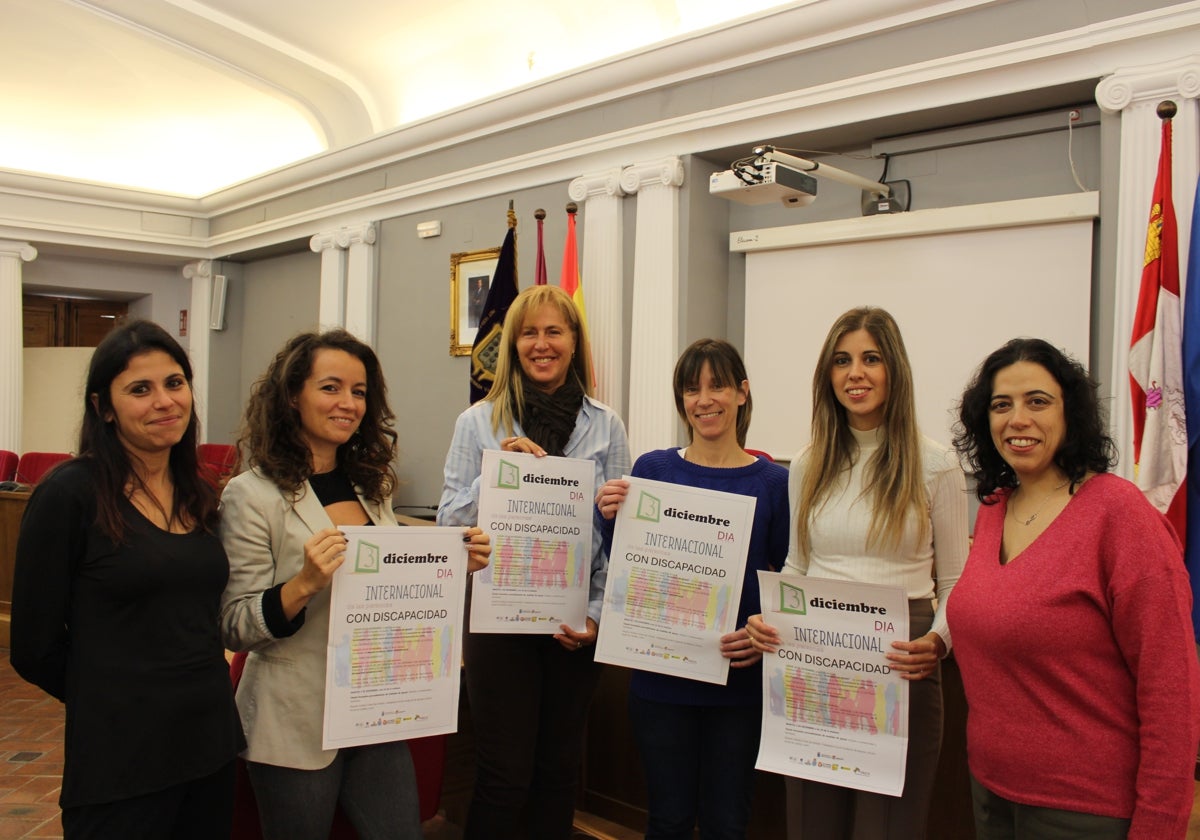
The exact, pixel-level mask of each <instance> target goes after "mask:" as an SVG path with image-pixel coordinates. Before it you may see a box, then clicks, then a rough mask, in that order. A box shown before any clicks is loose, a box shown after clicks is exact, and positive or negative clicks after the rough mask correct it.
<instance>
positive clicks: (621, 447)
mask: <svg viewBox="0 0 1200 840" xmlns="http://www.w3.org/2000/svg"><path fill="white" fill-rule="evenodd" d="M591 369H592V363H591V348H590V347H589V345H588V340H587V332H586V329H585V328H584V325H583V322H582V319H581V318H580V317H579V310H578V309H577V308H576V307H575V303H574V301H572V300H571V298H570V296H568V295H567V294H566V292H564V291H563V290H562V289H559V288H558V287H556V286H532V287H530V288H528V289H525V291H523V292H521V294H519V295H518V296H517V298H516V300H514V301H513V304H512V306H511V307H510V308H509V310H508V316H507V317H506V318H505V319H504V332H503V335H502V337H501V352H500V358H499V359H498V360H497V364H496V380H495V384H494V385H493V386H492V390H491V391H490V392H489V393H488V395H487V396H486V397H485V398H484V399H482V400H480V401H479V402H478V403H476V404H475V405H473V406H471V407H470V408H468V409H467V410H466V411H464V412H463V413H462V414H461V415H459V417H458V421H457V423H456V424H455V427H454V440H453V441H452V442H451V444H450V451H449V452H448V453H447V455H446V472H445V485H444V488H443V490H442V500H441V505H440V506H439V509H438V517H437V520H438V524H439V525H468V526H473V525H475V524H476V520H477V519H478V516H479V480H480V479H479V475H480V469H481V463H482V458H483V451H484V450H485V449H499V450H503V451H507V452H526V453H531V454H533V455H537V456H539V457H540V456H544V455H561V456H566V457H570V458H585V459H588V460H591V461H592V462H594V463H595V465H596V486H597V487H599V486H600V485H601V484H603V483H604V482H605V481H607V480H608V479H610V478H618V477H620V476H622V475H624V474H625V473H627V472H628V471H629V466H630V462H629V443H628V441H627V439H626V436H625V427H624V425H623V424H622V423H621V419H620V418H619V417H618V416H617V415H616V413H615V412H613V410H612V409H610V408H608V407H607V406H605V405H602V404H601V403H599V402H596V401H595V400H594V399H592V396H591V394H592V385H591ZM591 568H592V573H591V586H590V594H589V599H588V616H587V626H586V628H583V629H574V628H571V627H569V626H567V625H565V624H563V625H560V628H559V629H560V632H559V633H557V634H555V635H553V636H540V635H517V634H502V633H472V632H470V627H469V621H468V632H467V636H466V641H465V643H464V646H463V657H464V659H465V661H466V683H467V694H468V697H469V701H470V704H471V717H472V722H473V724H474V737H475V749H476V759H477V762H476V773H475V793H474V796H473V798H472V800H471V806H470V810H469V811H468V814H467V825H466V830H465V835H464V836H465V838H466V840H476V839H477V838H486V839H487V840H504V838H508V837H515V836H517V831H518V830H519V829H520V828H521V827H522V826H523V827H524V828H525V829H526V832H527V833H526V834H525V835H524V836H528V837H533V838H546V840H553V838H566V837H568V836H569V835H570V832H571V827H572V822H573V819H574V812H575V785H576V780H577V779H578V777H579V765H580V762H581V760H582V751H583V730H584V724H585V722H586V718H587V710H588V706H589V704H590V703H591V699H592V694H593V693H594V691H595V688H596V684H597V682H598V680H599V677H600V666H599V665H597V664H596V663H595V662H594V661H593V659H592V653H593V645H594V644H595V641H596V632H597V627H598V622H599V620H600V607H601V604H602V602H603V600H604V584H605V581H606V579H607V577H608V558H607V556H606V555H605V554H604V551H603V549H602V547H601V539H600V529H599V528H598V527H597V528H596V529H594V531H593V535H592V564H591Z"/></svg>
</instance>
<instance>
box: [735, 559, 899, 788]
mask: <svg viewBox="0 0 1200 840" xmlns="http://www.w3.org/2000/svg"><path fill="white" fill-rule="evenodd" d="M758 581H759V589H760V592H761V595H762V609H763V613H762V615H763V620H765V621H766V623H767V624H769V625H770V626H772V627H774V628H775V629H776V630H778V631H779V636H780V638H781V639H782V640H783V644H781V645H780V646H779V649H778V650H777V651H776V652H775V653H769V654H765V655H764V656H763V724H762V739H761V741H760V746H759V752H758V763H757V765H756V766H757V767H758V769H759V770H769V771H770V772H772V773H783V774H784V775H787V776H796V777H798V778H802V779H811V780H813V781H817V782H826V783H827V784H832V785H840V786H842V787H849V788H857V789H858V790H866V791H872V792H874V793H884V794H888V795H890V796H899V795H900V793H901V792H902V791H903V790H904V763H905V758H906V756H907V754H908V683H907V682H905V681H904V680H902V679H901V678H900V677H899V676H898V675H896V674H893V673H892V671H891V668H889V667H888V660H887V659H886V658H885V654H886V653H887V651H889V650H891V649H892V647H891V645H892V642H894V641H896V640H897V639H907V638H908V598H907V596H906V594H905V591H904V590H903V589H902V588H900V587H894V586H877V585H874V584H866V583H849V582H846V581H837V580H824V579H821V578H811V577H805V576H802V575H790V574H787V575H785V574H778V573H775V572H759V573H758Z"/></svg>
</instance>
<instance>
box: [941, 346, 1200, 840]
mask: <svg viewBox="0 0 1200 840" xmlns="http://www.w3.org/2000/svg"><path fill="white" fill-rule="evenodd" d="M955 446H956V447H957V448H958V451H959V453H960V454H961V455H962V456H963V457H964V459H966V460H967V461H968V462H969V464H970V466H971V469H972V471H973V473H974V476H975V479H976V481H977V483H978V489H977V493H978V495H979V498H980V501H981V502H982V503H983V505H982V507H981V508H980V510H979V516H978V519H977V521H976V525H975V538H974V544H973V546H972V548H971V554H970V556H969V557H968V559H967V565H966V569H965V570H964V572H963V575H962V577H961V578H960V579H959V581H958V585H957V586H956V587H955V588H954V593H953V595H952V596H951V597H950V599H949V602H948V604H947V611H948V620H949V623H950V629H951V632H952V634H953V637H954V651H955V656H956V657H957V659H958V663H959V666H960V667H961V669H962V675H963V683H964V685H965V687H966V694H967V703H968V706H969V713H968V717H967V753H968V759H969V764H970V769H971V776H972V780H971V784H972V792H973V796H974V807H975V825H976V832H977V837H978V838H979V840H991V838H1000V837H1005V838H1018V840H1019V838H1048V837H1054V838H1088V840H1097V838H1125V837H1128V838H1155V840H1166V838H1182V837H1184V835H1185V834H1186V831H1187V824H1188V814H1189V811H1190V810H1191V805H1192V795H1193V787H1192V768H1193V765H1194V762H1195V759H1196V745H1197V741H1198V740H1200V717H1198V712H1200V676H1198V668H1197V660H1196V649H1195V646H1194V644H1193V636H1192V621H1191V596H1190V589H1189V586H1188V578H1187V573H1186V572H1185V570H1184V564H1183V557H1182V551H1181V549H1180V545H1179V540H1178V539H1177V538H1176V536H1175V532H1174V530H1173V529H1172V528H1171V526H1170V524H1169V523H1168V522H1167V520H1166V518H1165V517H1164V516H1163V515H1162V514H1160V513H1159V512H1158V511H1157V510H1155V509H1154V508H1153V507H1152V506H1151V505H1150V503H1149V502H1147V501H1146V499H1145V497H1144V496H1143V495H1142V493H1141V491H1139V490H1138V489H1137V487H1135V486H1134V485H1133V484H1131V483H1130V482H1128V481H1125V480H1124V479H1122V478H1118V477H1117V476H1114V475H1112V474H1111V473H1109V472H1108V470H1109V468H1110V467H1111V466H1112V464H1113V462H1114V460H1115V447H1114V445H1113V442H1112V440H1111V438H1109V436H1108V435H1107V434H1106V432H1105V424H1104V419H1103V417H1102V416H1101V412H1100V409H1099V403H1098V401H1097V396H1096V385H1095V383H1094V382H1093V381H1092V379H1091V378H1090V377H1089V376H1088V374H1087V371H1085V370H1084V369H1083V367H1082V366H1081V365H1080V364H1079V363H1078V362H1075V361H1074V360H1072V359H1069V358H1068V357H1066V356H1065V355H1063V353H1061V352H1060V351H1059V350H1057V349H1056V348H1054V347H1052V346H1051V345H1049V344H1047V343H1046V342H1044V341H1041V340H1039V339H1014V340H1012V341H1010V342H1008V343H1007V344H1005V345H1004V346H1003V347H1001V348H1000V349H999V350H997V351H995V352H994V353H992V354H991V355H990V356H988V358H987V359H986V360H985V361H984V363H983V365H982V366H981V367H980V369H979V371H978V372H977V373H976V375H975V378H974V380H973V381H972V382H971V384H970V385H969V386H968V387H967V390H966V392H965V393H964V394H963V398H962V404H961V408H960V414H959V426H958V429H957V435H956V437H955Z"/></svg>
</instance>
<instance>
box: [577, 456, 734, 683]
mask: <svg viewBox="0 0 1200 840" xmlns="http://www.w3.org/2000/svg"><path fill="white" fill-rule="evenodd" d="M627 480H628V481H629V494H628V495H627V496H626V497H625V501H624V502H623V503H622V504H621V508H620V510H619V511H618V512H617V517H616V522H615V523H614V532H613V544H612V551H611V552H610V553H609V559H608V586H607V588H606V590H605V593H604V612H603V613H602V614H601V619H600V636H599V638H598V639H597V641H596V661H597V662H610V663H612V664H614V665H624V666H625V667H627V668H637V669H639V670H642V671H656V672H658V673H661V674H670V675H673V676H677V677H686V678H688V679H693V680H701V681H703V682H710V683H717V684H719V685H724V684H725V681H726V680H727V679H728V677H729V660H728V659H726V658H725V657H724V656H722V655H721V637H722V636H723V635H725V634H726V633H732V632H733V631H734V630H735V629H736V627H735V626H734V625H735V624H736V623H737V615H738V605H739V604H740V603H741V598H742V579H743V576H744V575H745V570H746V555H747V552H748V551H749V548H750V531H751V529H752V528H753V527H754V508H755V505H756V504H757V499H755V498H754V497H753V496H738V495H735V494H733V493H721V492H718V491H716V490H704V489H701V488H698V487H687V486H685V485H682V484H669V483H666V482H662V481H651V480H649V479H645V478H628V479H627Z"/></svg>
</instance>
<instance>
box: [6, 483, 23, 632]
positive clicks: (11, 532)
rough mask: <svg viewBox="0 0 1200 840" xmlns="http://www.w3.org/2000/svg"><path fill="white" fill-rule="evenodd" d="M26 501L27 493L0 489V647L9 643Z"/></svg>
mask: <svg viewBox="0 0 1200 840" xmlns="http://www.w3.org/2000/svg"><path fill="white" fill-rule="evenodd" d="M28 501H29V494H28V493H15V492H9V491H0V647H8V644H9V638H10V637H9V622H10V619H11V617H12V591H13V567H14V565H15V561H16V557H17V534H18V532H19V531H20V529H21V516H22V515H24V513H25V503H26V502H28Z"/></svg>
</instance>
